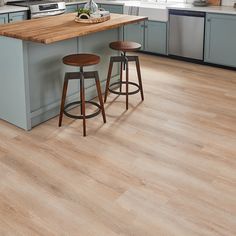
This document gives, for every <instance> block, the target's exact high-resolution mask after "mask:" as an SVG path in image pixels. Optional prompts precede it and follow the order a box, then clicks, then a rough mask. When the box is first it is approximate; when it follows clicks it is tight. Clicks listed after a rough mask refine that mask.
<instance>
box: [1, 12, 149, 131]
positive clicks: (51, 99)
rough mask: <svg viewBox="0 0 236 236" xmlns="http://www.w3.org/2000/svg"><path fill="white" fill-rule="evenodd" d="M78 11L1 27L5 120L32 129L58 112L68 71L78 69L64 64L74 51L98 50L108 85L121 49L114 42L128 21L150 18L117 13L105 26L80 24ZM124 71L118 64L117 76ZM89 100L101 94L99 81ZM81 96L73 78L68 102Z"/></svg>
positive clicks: (100, 69) (89, 92)
mask: <svg viewBox="0 0 236 236" xmlns="http://www.w3.org/2000/svg"><path fill="white" fill-rule="evenodd" d="M75 15H76V14H75V13H71V14H65V15H61V16H54V17H46V18H42V19H34V20H29V21H23V22H17V23H12V24H6V25H3V26H0V119H3V120H6V121H8V122H10V123H12V124H14V125H16V126H18V127H20V128H23V129H25V130H30V129H31V128H32V127H34V126H36V125H38V124H40V123H42V122H44V121H46V120H48V119H50V118H52V117H54V116H56V115H57V114H58V113H59V104H60V98H61V90H62V84H63V78H64V74H65V72H67V71H78V70H79V69H77V68H72V67H69V66H66V65H63V63H62V58H63V57H64V56H65V55H68V54H74V53H82V52H87V53H95V54H98V55H100V57H101V63H100V64H99V65H97V66H93V67H91V68H89V69H90V70H91V69H96V70H98V72H99V76H100V80H101V85H102V87H104V85H105V80H106V74H107V69H108V63H109V58H110V56H111V55H114V54H115V53H116V52H114V51H112V50H110V49H109V46H108V45H109V43H110V42H112V41H116V40H122V39H123V34H122V31H123V30H122V29H123V26H124V25H126V24H131V23H135V22H139V21H144V20H147V17H140V16H128V15H120V14H111V19H110V20H109V21H106V22H103V23H99V24H81V23H76V22H74V18H75ZM118 75H119V70H118V67H117V69H116V70H114V72H113V79H114V80H116V79H117V78H118ZM86 90H87V92H86V95H87V99H92V98H93V97H95V96H96V92H95V87H94V83H93V82H88V83H86ZM78 98H79V83H78V81H72V82H71V83H70V86H69V88H68V101H73V100H77V99H78Z"/></svg>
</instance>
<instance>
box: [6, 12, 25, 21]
mask: <svg viewBox="0 0 236 236" xmlns="http://www.w3.org/2000/svg"><path fill="white" fill-rule="evenodd" d="M27 18H28V17H27V11H21V12H13V13H9V22H16V21H22V20H27Z"/></svg>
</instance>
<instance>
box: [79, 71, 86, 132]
mask: <svg viewBox="0 0 236 236" xmlns="http://www.w3.org/2000/svg"><path fill="white" fill-rule="evenodd" d="M80 72H81V87H80V93H81V107H82V116H83V135H84V136H86V118H85V91H84V74H83V69H82V68H81V69H80Z"/></svg>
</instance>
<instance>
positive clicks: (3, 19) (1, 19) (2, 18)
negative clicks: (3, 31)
mask: <svg viewBox="0 0 236 236" xmlns="http://www.w3.org/2000/svg"><path fill="white" fill-rule="evenodd" d="M6 23H8V14H0V24H6Z"/></svg>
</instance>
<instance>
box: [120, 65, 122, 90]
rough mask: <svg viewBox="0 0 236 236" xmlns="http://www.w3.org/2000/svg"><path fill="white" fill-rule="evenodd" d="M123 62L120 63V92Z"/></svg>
mask: <svg viewBox="0 0 236 236" xmlns="http://www.w3.org/2000/svg"><path fill="white" fill-rule="evenodd" d="M122 79H123V62H122V61H121V63H120V92H122Z"/></svg>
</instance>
